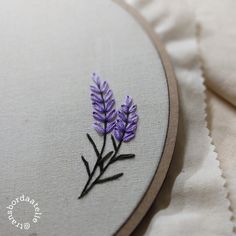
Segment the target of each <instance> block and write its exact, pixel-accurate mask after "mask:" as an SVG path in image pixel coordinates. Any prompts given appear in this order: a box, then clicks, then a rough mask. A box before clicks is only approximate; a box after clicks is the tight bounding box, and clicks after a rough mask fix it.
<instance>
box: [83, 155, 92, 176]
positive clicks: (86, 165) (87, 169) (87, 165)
mask: <svg viewBox="0 0 236 236" xmlns="http://www.w3.org/2000/svg"><path fill="white" fill-rule="evenodd" d="M81 159H82V161H83V163H84V165H85V167H86V171H87V173H88V176H90V175H91V172H90V168H89V163H88V162H87V161H86V159H85V158H84V157H83V156H81Z"/></svg>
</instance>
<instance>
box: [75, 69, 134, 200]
mask: <svg viewBox="0 0 236 236" xmlns="http://www.w3.org/2000/svg"><path fill="white" fill-rule="evenodd" d="M92 80H93V82H94V84H95V85H91V86H90V90H91V101H92V106H93V109H94V111H93V113H92V114H93V118H94V119H95V122H94V124H93V127H94V129H95V130H96V131H97V133H98V134H99V135H100V136H103V144H102V147H101V151H99V149H98V148H97V145H96V144H95V142H94V141H93V139H92V137H91V136H90V135H89V134H87V138H88V140H89V142H90V143H91V145H92V147H93V149H94V152H95V154H96V157H97V160H96V163H95V165H94V167H93V169H92V170H91V169H90V165H89V163H88V161H87V160H86V159H85V157H84V156H81V159H82V162H83V163H84V166H85V169H86V172H87V174H88V180H87V182H86V184H85V186H84V188H83V190H82V192H81V194H80V196H79V197H78V199H81V198H83V197H84V196H85V195H86V194H88V193H89V192H90V191H91V189H92V188H93V187H94V186H95V185H96V184H103V183H106V182H110V181H114V180H118V179H119V178H121V177H122V176H123V175H124V174H123V173H118V174H115V175H112V176H109V177H103V175H104V173H105V171H106V170H107V169H108V167H109V166H111V165H112V164H114V163H115V162H117V161H123V160H128V159H132V158H135V154H119V151H120V148H121V145H122V143H127V142H129V141H131V140H132V139H134V137H135V134H136V130H137V123H138V115H137V105H135V104H134V103H133V99H132V97H130V96H126V97H125V101H124V104H122V105H121V107H120V109H119V110H118V111H116V110H115V108H114V106H115V99H114V98H113V92H112V90H111V89H110V88H109V85H108V83H107V81H101V80H100V78H99V76H98V75H97V74H95V73H93V75H92ZM111 132H113V134H114V136H113V135H112V134H111V141H112V145H113V148H114V150H113V151H109V152H108V153H107V154H105V155H104V151H105V147H106V143H107V136H108V134H110V133H111ZM118 154H119V155H118ZM97 169H99V174H98V175H97V176H95V174H96V172H97Z"/></svg>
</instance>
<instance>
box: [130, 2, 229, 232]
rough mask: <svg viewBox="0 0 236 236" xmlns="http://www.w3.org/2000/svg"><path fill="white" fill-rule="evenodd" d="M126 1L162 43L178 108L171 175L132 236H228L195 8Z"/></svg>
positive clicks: (226, 202)
mask: <svg viewBox="0 0 236 236" xmlns="http://www.w3.org/2000/svg"><path fill="white" fill-rule="evenodd" d="M128 2H129V3H130V4H132V5H133V6H134V7H136V8H137V9H138V10H139V11H140V12H141V14H142V15H143V16H144V17H145V18H146V19H147V20H148V21H149V22H150V24H151V25H152V27H153V28H154V29H155V31H156V32H157V33H158V34H159V36H160V37H161V39H162V40H163V42H165V45H166V48H167V50H168V52H169V54H170V57H171V59H172V62H173V65H174V67H175V71H176V75H177V80H178V85H179V91H180V109H181V120H180V127H179V135H178V140H177V147H176V151H175V155H174V159H173V162H172V165H171V168H170V171H169V174H168V176H167V179H166V182H165V183H164V186H163V189H162V191H161V194H160V195H159V196H158V198H157V199H156V201H155V204H154V206H153V207H152V209H151V210H150V212H149V214H148V215H147V217H146V218H145V219H144V220H143V222H142V224H141V225H140V226H139V227H138V228H137V229H136V231H135V233H134V235H137V236H139V235H140V234H145V235H148V236H149V235H151V236H152V235H163V236H166V235H181V236H182V235H186V236H187V235H196V236H198V235H203V236H208V235H212V236H213V235H222V236H223V235H224V236H225V235H232V234H233V224H232V222H231V221H230V218H231V212H230V211H229V201H228V199H227V198H226V196H227V191H226V189H225V188H224V186H223V185H224V183H225V181H224V179H223V178H222V176H221V174H222V173H221V170H220V169H219V162H218V161H217V160H216V158H217V154H216V153H215V152H214V148H215V147H214V146H213V145H211V138H210V137H209V136H208V134H209V131H208V129H207V128H206V121H205V117H206V113H205V106H206V105H205V103H204V99H205V95H204V90H205V86H204V85H203V77H202V71H201V64H200V61H199V59H200V58H199V48H198V43H197V37H196V36H197V33H198V31H197V22H196V18H195V17H196V15H195V11H194V7H193V5H191V2H189V3H188V2H187V1H162V0H157V1H151V0H150V1H132V0H131V1H128ZM202 2H203V1H202ZM213 9H214V8H213Z"/></svg>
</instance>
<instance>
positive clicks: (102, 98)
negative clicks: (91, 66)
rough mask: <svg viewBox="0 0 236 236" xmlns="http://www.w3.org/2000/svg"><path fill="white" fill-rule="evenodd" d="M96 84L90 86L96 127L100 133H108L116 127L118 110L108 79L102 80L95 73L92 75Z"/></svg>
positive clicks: (94, 125)
mask: <svg viewBox="0 0 236 236" xmlns="http://www.w3.org/2000/svg"><path fill="white" fill-rule="evenodd" d="M92 80H93V82H94V84H95V85H91V86H90V90H91V100H92V105H93V118H94V119H95V120H96V122H95V123H94V124H93V127H94V129H95V130H96V131H97V132H98V133H99V134H100V135H104V134H108V133H110V132H111V131H112V130H113V129H114V127H115V121H114V120H115V118H116V115H117V114H116V110H115V109H114V106H115V100H114V99H113V92H112V90H111V89H110V88H109V85H108V83H107V82H106V81H101V79H100V78H99V76H98V75H97V74H95V73H93V75H92Z"/></svg>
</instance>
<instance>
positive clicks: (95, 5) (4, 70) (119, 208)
mask: <svg viewBox="0 0 236 236" xmlns="http://www.w3.org/2000/svg"><path fill="white" fill-rule="evenodd" d="M0 29H1V37H0V63H1V70H0V100H1V102H0V110H1V113H0V114H1V115H0V130H1V132H0V139H1V143H0V154H1V155H0V161H1V167H0V173H1V179H0V189H1V200H0V206H1V209H2V210H1V212H0V229H1V233H2V234H3V235H4V236H12V235H25V232H24V231H20V230H19V229H18V230H17V229H15V228H14V227H13V226H12V225H11V224H10V222H9V221H8V219H7V213H6V206H8V205H9V204H10V201H11V200H13V199H14V198H15V197H18V196H20V195H21V194H23V193H24V194H26V195H29V196H30V197H31V198H34V199H35V200H37V201H38V202H39V205H40V209H41V211H42V213H43V215H42V217H41V219H40V221H39V223H37V224H35V225H33V224H32V227H31V229H30V230H29V233H38V235H45V236H47V235H48V236H49V235H50V236H51V235H57V236H64V235H70V236H74V235H76V236H77V235H83V236H93V235H97V236H106V235H111V234H112V233H113V232H114V231H115V230H117V229H118V228H119V227H120V225H121V224H122V223H123V222H124V221H125V220H126V219H127V217H128V216H129V215H130V213H131V212H132V211H133V210H134V208H135V206H136V205H137V204H138V202H139V200H140V199H141V197H142V196H143V194H144V192H145V190H146V188H147V187H148V184H149V182H150V180H151V179H152V177H153V174H154V172H155V170H156V168H157V165H158V163H159V160H160V157H161V153H162V150H163V146H164V140H165V136H166V130H167V123H168V92H167V84H166V78H165V73H164V70H163V67H162V64H161V61H160V58H159V56H158V54H157V52H156V50H155V49H154V47H153V45H152V43H151V42H150V40H149V38H148V36H147V35H146V34H145V33H144V32H143V30H142V29H141V27H140V26H139V25H138V24H137V23H136V22H135V21H134V20H133V18H132V17H131V16H130V15H129V14H128V13H126V12H125V11H124V10H123V9H121V8H120V7H119V6H117V5H116V4H114V3H112V2H111V1H110V0H103V1H101V0H79V1H78V0H71V1H67V0H58V1H53V0H49V1H40V2H35V1H30V0H25V1H21V2H19V1H17V0H13V1H1V2H0ZM94 71H96V72H98V73H99V74H100V75H101V76H102V77H103V78H104V79H106V80H108V81H109V84H110V86H111V88H112V89H113V91H114V94H115V97H116V99H117V105H120V104H121V102H122V101H123V98H124V96H125V95H128V94H129V95H131V96H132V97H133V98H134V101H135V103H137V104H138V113H139V116H140V121H139V127H138V132H137V137H136V138H135V140H134V141H132V142H131V143H129V144H125V145H123V147H122V152H123V153H127V152H128V153H135V154H136V159H135V160H130V161H126V162H123V163H119V164H117V165H115V166H114V167H112V168H111V169H110V170H109V171H108V173H110V174H111V173H119V172H120V171H122V172H124V173H125V175H124V176H123V177H122V178H121V179H120V180H119V181H117V182H113V183H108V184H105V185H101V186H98V187H96V188H94V189H93V191H92V192H91V193H90V194H89V195H88V196H87V197H86V198H84V199H83V200H77V197H78V196H79V194H80V191H81V190H82V188H83V185H84V184H85V181H86V178H87V176H86V171H85V168H84V166H83V164H82V162H81V159H80V156H81V154H83V155H85V156H86V158H88V159H89V161H90V162H92V161H93V160H95V156H94V153H93V149H92V147H91V146H90V144H89V142H88V140H87V139H86V133H90V134H91V135H92V136H93V137H94V138H95V140H96V143H99V144H101V138H99V137H98V136H97V134H96V133H95V132H94V131H93V129H92V122H93V119H92V117H91V104H90V96H89V84H90V83H91V81H90V74H91V73H92V72H94ZM19 207H20V206H19ZM29 214H31V212H30V210H29V211H25V213H24V215H23V216H21V217H22V219H21V218H20V219H21V220H24V218H27V217H29Z"/></svg>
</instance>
